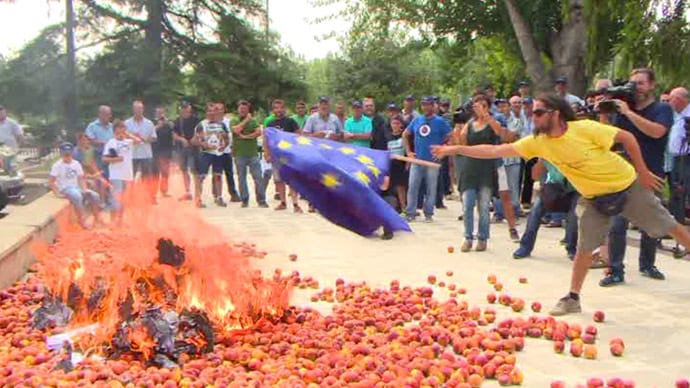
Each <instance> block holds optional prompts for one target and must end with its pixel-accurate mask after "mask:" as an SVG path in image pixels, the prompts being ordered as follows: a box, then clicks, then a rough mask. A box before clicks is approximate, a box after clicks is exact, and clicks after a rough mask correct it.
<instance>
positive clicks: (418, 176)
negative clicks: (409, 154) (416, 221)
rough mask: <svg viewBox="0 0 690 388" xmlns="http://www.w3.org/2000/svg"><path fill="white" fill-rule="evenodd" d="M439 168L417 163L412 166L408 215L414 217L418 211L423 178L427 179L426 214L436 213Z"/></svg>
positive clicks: (408, 190) (429, 215) (408, 194)
mask: <svg viewBox="0 0 690 388" xmlns="http://www.w3.org/2000/svg"><path fill="white" fill-rule="evenodd" d="M438 170H439V169H438V168H433V167H426V166H420V165H417V164H413V165H412V166H410V180H409V182H410V183H409V186H408V189H407V209H406V210H405V214H406V215H407V216H408V217H414V216H415V213H416V211H417V201H418V200H419V196H418V195H419V190H420V188H421V187H422V180H424V181H425V182H424V183H425V187H426V191H425V194H424V215H425V216H427V217H431V216H433V215H434V206H435V205H436V190H437V189H436V187H437V185H438V173H439V171H438Z"/></svg>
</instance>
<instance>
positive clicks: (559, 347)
mask: <svg viewBox="0 0 690 388" xmlns="http://www.w3.org/2000/svg"><path fill="white" fill-rule="evenodd" d="M553 351H554V352H556V353H559V354H560V353H563V351H565V342H563V341H555V342H554V343H553Z"/></svg>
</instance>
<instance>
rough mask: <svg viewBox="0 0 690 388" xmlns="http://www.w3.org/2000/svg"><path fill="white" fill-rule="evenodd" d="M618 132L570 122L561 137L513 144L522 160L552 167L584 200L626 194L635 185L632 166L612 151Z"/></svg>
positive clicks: (595, 124) (540, 137)
mask: <svg viewBox="0 0 690 388" xmlns="http://www.w3.org/2000/svg"><path fill="white" fill-rule="evenodd" d="M618 131H619V129H618V128H616V127H613V126H610V125H606V124H602V123H599V122H597V121H593V120H578V121H569V122H568V130H567V131H566V132H565V134H563V136H561V137H548V136H546V135H544V134H541V135H538V136H528V137H524V138H522V139H520V140H518V141H517V142H515V143H513V146H514V147H515V150H516V151H517V152H518V153H519V154H520V155H521V156H522V157H523V158H525V159H532V158H537V157H539V158H542V159H546V160H548V161H549V162H551V163H552V164H553V165H555V166H556V167H557V168H558V170H560V171H561V172H562V173H563V175H564V176H565V177H566V178H567V179H568V181H570V183H571V184H572V185H573V186H574V187H575V189H577V191H578V192H579V193H580V194H581V195H582V196H583V197H585V198H592V197H596V196H599V195H603V194H611V193H615V192H619V191H621V190H625V189H626V188H628V187H630V185H631V184H632V183H633V182H634V181H635V178H636V173H635V169H634V168H633V166H632V165H631V164H630V163H628V162H627V161H626V160H625V159H623V158H622V157H621V156H620V155H618V154H616V153H614V152H612V151H611V147H612V146H613V143H614V138H615V137H616V133H618Z"/></svg>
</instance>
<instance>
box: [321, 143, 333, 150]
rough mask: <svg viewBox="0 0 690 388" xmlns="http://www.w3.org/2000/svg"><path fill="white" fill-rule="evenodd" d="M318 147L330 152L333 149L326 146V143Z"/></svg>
mask: <svg viewBox="0 0 690 388" xmlns="http://www.w3.org/2000/svg"><path fill="white" fill-rule="evenodd" d="M319 146H320V147H321V148H323V149H326V150H332V149H333V147H331V146H330V145H328V144H326V143H321V144H319Z"/></svg>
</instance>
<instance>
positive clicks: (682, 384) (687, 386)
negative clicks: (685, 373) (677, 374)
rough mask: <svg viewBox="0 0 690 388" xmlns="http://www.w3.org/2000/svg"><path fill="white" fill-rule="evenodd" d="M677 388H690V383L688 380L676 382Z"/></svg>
mask: <svg viewBox="0 0 690 388" xmlns="http://www.w3.org/2000/svg"><path fill="white" fill-rule="evenodd" d="M676 388H690V381H688V379H678V380H676Z"/></svg>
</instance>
